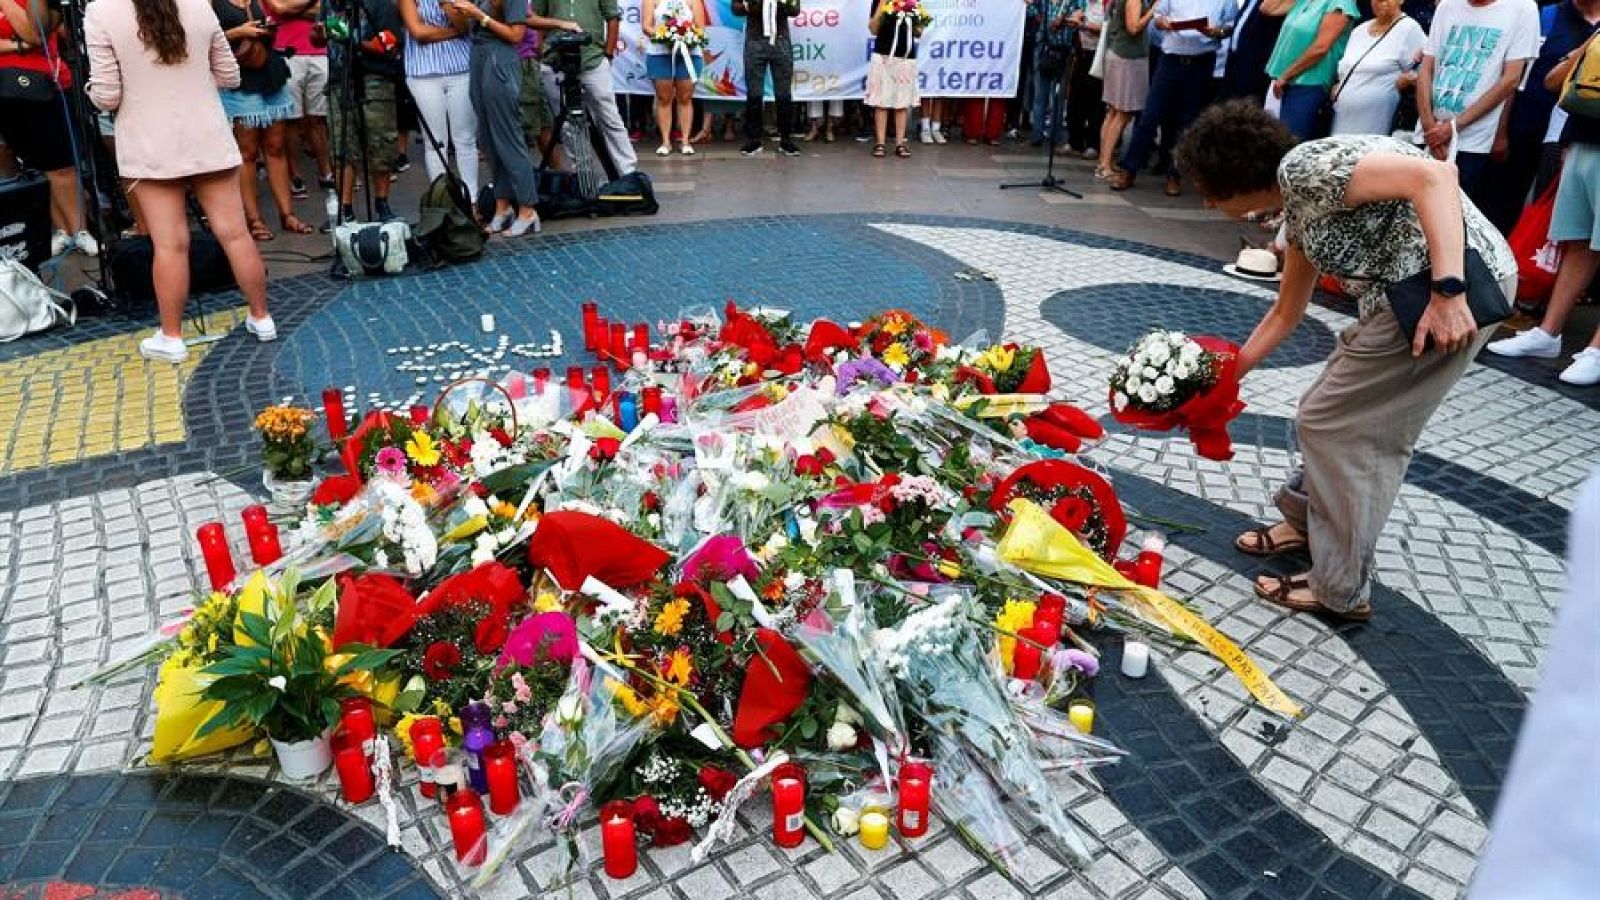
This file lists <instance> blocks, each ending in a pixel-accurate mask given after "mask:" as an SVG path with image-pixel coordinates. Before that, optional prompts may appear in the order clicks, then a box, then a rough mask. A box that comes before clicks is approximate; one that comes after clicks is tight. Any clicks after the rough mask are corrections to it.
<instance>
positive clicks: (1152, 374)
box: [1139, 366, 1161, 381]
mask: <svg viewBox="0 0 1600 900" xmlns="http://www.w3.org/2000/svg"><path fill="white" fill-rule="evenodd" d="M1139 374H1140V375H1142V376H1143V377H1144V380H1145V381H1155V380H1156V379H1157V378H1160V377H1161V371H1160V370H1159V369H1157V368H1155V367H1154V366H1145V367H1144V371H1143V372H1141V373H1139Z"/></svg>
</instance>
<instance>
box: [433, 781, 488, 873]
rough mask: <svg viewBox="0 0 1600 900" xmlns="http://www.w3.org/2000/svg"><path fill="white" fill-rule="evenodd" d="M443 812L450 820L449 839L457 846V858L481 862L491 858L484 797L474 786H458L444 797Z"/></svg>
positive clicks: (465, 862)
mask: <svg viewBox="0 0 1600 900" xmlns="http://www.w3.org/2000/svg"><path fill="white" fill-rule="evenodd" d="M444 814H445V817H446V818H448V819H449V820H450V843H452V844H454V845H455V848H456V862H458V863H461V864H462V865H464V866H473V867H477V866H481V865H483V861H484V860H485V859H488V858H489V840H488V837H487V832H488V827H487V825H486V824H485V822H484V815H483V801H482V800H480V799H479V798H478V794H477V792H476V791H474V790H473V789H472V788H469V787H467V786H465V785H460V786H458V787H457V788H456V789H455V790H454V791H452V792H451V793H450V795H449V796H448V797H446V798H445V800H444Z"/></svg>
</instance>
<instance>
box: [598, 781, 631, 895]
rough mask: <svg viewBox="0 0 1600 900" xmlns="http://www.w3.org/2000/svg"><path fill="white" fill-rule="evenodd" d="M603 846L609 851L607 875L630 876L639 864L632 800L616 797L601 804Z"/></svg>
mask: <svg viewBox="0 0 1600 900" xmlns="http://www.w3.org/2000/svg"><path fill="white" fill-rule="evenodd" d="M600 847H601V849H602V850H603V851H604V852H605V859H606V875H607V876H609V877H611V878H627V877H628V876H630V875H632V874H633V873H634V872H635V871H636V870H637V869H638V868H639V839H638V837H637V832H636V831H635V830H634V825H633V804H632V803H629V802H628V801H626V800H613V801H611V802H610V803H607V804H606V805H605V806H602V807H600Z"/></svg>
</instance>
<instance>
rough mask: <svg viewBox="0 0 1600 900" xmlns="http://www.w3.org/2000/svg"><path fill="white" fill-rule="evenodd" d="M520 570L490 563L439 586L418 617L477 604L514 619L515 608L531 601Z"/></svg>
mask: <svg viewBox="0 0 1600 900" xmlns="http://www.w3.org/2000/svg"><path fill="white" fill-rule="evenodd" d="M527 595H528V590H527V588H525V587H523V586H522V578H521V577H520V576H518V575H517V570H516V569H513V568H511V567H510V566H507V565H506V564H504V563H500V562H486V563H484V564H482V565H480V566H474V567H473V568H471V569H468V570H467V571H465V572H460V573H457V574H455V575H451V576H450V577H449V578H446V579H445V580H443V581H441V582H439V584H438V586H437V587H435V588H434V589H433V590H431V591H429V592H428V595H427V596H426V597H423V598H422V602H421V603H420V604H418V607H417V615H418V616H419V617H420V616H426V615H431V614H433V613H435V612H438V611H439V610H441V609H444V608H445V607H449V606H463V605H465V604H468V603H472V602H474V601H477V602H479V603H486V604H488V605H489V606H490V607H491V608H492V609H493V611H494V612H493V614H494V615H496V616H499V617H501V618H505V617H507V616H509V615H511V610H512V607H513V606H515V605H516V604H517V602H518V601H519V600H523V599H525V598H526V597H527Z"/></svg>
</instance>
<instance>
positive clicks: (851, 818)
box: [833, 806, 861, 837]
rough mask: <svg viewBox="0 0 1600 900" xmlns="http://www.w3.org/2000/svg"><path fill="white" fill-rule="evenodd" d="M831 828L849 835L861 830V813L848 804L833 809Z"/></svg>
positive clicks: (846, 835)
mask: <svg viewBox="0 0 1600 900" xmlns="http://www.w3.org/2000/svg"><path fill="white" fill-rule="evenodd" d="M833 830H834V831H836V832H838V833H839V834H841V835H843V836H844V837H849V836H850V835H852V834H855V833H856V832H858V831H860V830H861V815H860V814H859V813H857V812H856V811H855V810H853V809H851V808H850V807H848V806H841V807H839V808H838V809H836V810H834V811H833Z"/></svg>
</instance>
